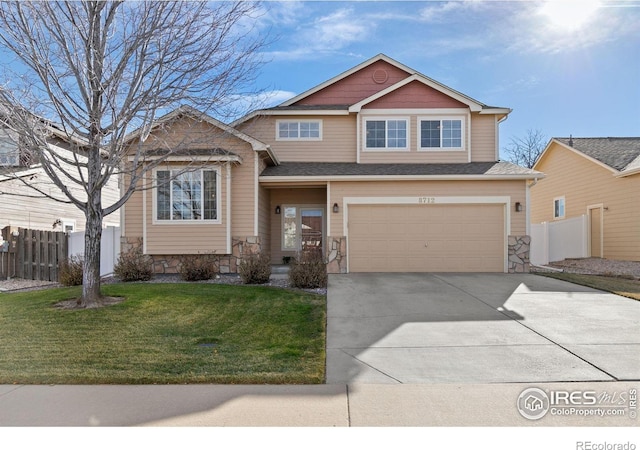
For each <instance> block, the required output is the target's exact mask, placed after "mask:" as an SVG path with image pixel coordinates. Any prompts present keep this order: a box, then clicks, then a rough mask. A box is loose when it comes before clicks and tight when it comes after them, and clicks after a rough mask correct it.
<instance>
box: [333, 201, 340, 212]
mask: <svg viewBox="0 0 640 450" xmlns="http://www.w3.org/2000/svg"><path fill="white" fill-rule="evenodd" d="M333 212H334V213H337V212H340V207H339V206H338V204H337V203H334V204H333Z"/></svg>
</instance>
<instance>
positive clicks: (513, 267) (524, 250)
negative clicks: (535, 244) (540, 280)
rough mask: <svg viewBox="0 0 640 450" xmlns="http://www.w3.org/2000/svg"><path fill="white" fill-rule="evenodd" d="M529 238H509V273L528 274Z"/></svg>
mask: <svg viewBox="0 0 640 450" xmlns="http://www.w3.org/2000/svg"><path fill="white" fill-rule="evenodd" d="M530 251H531V237H530V236H509V243H508V258H509V264H508V269H509V273H529V269H530V266H529V254H530Z"/></svg>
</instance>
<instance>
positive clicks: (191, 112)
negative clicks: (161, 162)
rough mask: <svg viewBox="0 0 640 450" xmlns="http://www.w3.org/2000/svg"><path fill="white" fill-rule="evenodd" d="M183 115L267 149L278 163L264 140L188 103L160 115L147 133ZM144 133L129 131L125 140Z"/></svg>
mask: <svg viewBox="0 0 640 450" xmlns="http://www.w3.org/2000/svg"><path fill="white" fill-rule="evenodd" d="M181 116H187V117H191V118H193V119H196V120H202V121H204V122H207V123H209V124H210V125H213V126H214V127H217V128H219V129H221V130H222V131H224V132H225V133H229V134H230V135H232V136H235V137H237V138H238V139H240V140H242V141H245V142H247V143H249V144H250V145H251V148H252V149H253V150H255V151H265V152H267V153H268V154H269V156H270V158H271V160H272V161H273V162H274V164H278V163H279V161H278V158H277V157H276V155H275V154H274V153H273V152H272V151H271V147H270V146H269V145H267V144H265V143H264V142H262V141H259V140H257V139H255V138H253V137H251V136H249V135H248V134H245V133H243V132H241V131H238V130H236V129H235V128H233V127H231V126H229V125H227V124H226V123H224V122H221V121H219V120H217V119H215V118H213V117H211V116H210V115H208V114H206V113H203V112H201V111H198V110H197V109H195V108H193V107H191V106H188V105H182V106H180V107H178V108H176V109H174V110H173V111H171V112H170V113H168V114H165V115H164V116H162V117H160V118H159V119H158V120H156V121H155V122H154V123H153V124H152V125H151V127H149V129H148V130H146V131H147V133H150V132H151V130H153V129H155V128H157V127H158V126H160V125H162V124H164V123H166V122H169V121H171V120H175V119H177V118H178V117H181ZM142 133H143V129H142V128H138V129H137V130H135V131H133V132H131V133H129V134H128V135H127V137H126V138H125V142H129V141H131V140H133V139H136V138H139V137H141V136H142Z"/></svg>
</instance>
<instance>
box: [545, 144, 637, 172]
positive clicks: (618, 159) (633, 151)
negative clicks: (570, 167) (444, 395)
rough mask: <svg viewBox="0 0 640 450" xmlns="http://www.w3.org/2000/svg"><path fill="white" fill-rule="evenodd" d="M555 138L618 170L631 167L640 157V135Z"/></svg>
mask: <svg viewBox="0 0 640 450" xmlns="http://www.w3.org/2000/svg"><path fill="white" fill-rule="evenodd" d="M553 139H554V140H556V141H558V142H560V143H562V144H564V145H566V146H568V147H571V148H573V149H574V150H577V151H579V152H581V153H584V154H585V155H587V156H589V157H591V158H593V159H596V160H598V161H600V162H601V163H603V164H606V165H607V166H609V167H611V168H613V169H615V170H618V171H623V170H626V169H631V168H632V163H634V161H636V160H637V159H638V158H639V157H640V137H606V138H574V137H571V138H553ZM634 166H635V165H634Z"/></svg>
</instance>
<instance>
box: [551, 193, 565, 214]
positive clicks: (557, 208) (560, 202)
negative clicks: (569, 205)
mask: <svg viewBox="0 0 640 450" xmlns="http://www.w3.org/2000/svg"><path fill="white" fill-rule="evenodd" d="M553 218H554V219H564V197H557V198H554V199H553Z"/></svg>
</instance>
